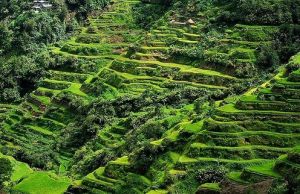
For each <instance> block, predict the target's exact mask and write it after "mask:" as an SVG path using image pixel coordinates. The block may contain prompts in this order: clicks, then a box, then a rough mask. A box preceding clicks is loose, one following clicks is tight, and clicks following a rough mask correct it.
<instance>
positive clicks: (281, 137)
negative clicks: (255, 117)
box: [198, 131, 300, 147]
mask: <svg viewBox="0 0 300 194" xmlns="http://www.w3.org/2000/svg"><path fill="white" fill-rule="evenodd" d="M198 139H200V140H201V142H203V143H209V142H210V143H212V142H213V143H214V144H215V145H218V146H242V145H268V146H272V147H293V146H295V145H297V144H299V143H300V134H297V133H294V134H283V133H276V132H268V131H245V132H237V133H228V132H212V131H207V132H203V133H201V134H200V135H199V137H198ZM224 139H226V141H224Z"/></svg>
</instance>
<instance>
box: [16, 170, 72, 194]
mask: <svg viewBox="0 0 300 194" xmlns="http://www.w3.org/2000/svg"><path fill="white" fill-rule="evenodd" d="M69 185H70V180H69V179H67V178H60V177H58V176H57V175H54V174H51V173H47V172H33V173H31V174H27V175H26V177H25V178H24V180H22V181H21V182H20V183H18V184H17V185H16V186H15V187H14V188H13V190H16V191H20V192H24V193H30V194H38V193H47V194H60V193H64V191H65V190H66V189H67V188H68V186H69Z"/></svg>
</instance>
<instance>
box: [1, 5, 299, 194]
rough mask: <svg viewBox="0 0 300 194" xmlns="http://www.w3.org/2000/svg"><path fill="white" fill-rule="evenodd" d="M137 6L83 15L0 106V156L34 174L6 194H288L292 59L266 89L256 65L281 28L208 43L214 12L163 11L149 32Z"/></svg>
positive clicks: (295, 161) (294, 137)
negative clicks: (39, 75) (48, 60)
mask: <svg viewBox="0 0 300 194" xmlns="http://www.w3.org/2000/svg"><path fill="white" fill-rule="evenodd" d="M141 5H142V6H145V5H144V4H143V2H140V1H137V0H114V1H113V2H112V3H111V4H110V5H109V6H108V7H107V8H106V9H105V10H103V11H102V12H101V13H94V14H92V15H91V16H89V17H88V20H87V22H86V25H85V26H84V27H80V28H79V29H78V32H77V33H76V34H74V35H73V36H72V37H71V38H70V39H68V40H66V41H63V42H59V43H56V44H55V45H53V46H52V47H50V48H49V50H51V53H52V57H53V59H54V60H55V63H56V65H55V68H53V69H50V70H48V72H47V75H46V76H45V77H44V78H43V79H42V80H41V81H40V82H39V85H38V87H37V88H36V90H34V91H33V92H32V93H29V94H28V95H27V96H26V97H25V98H24V100H23V101H22V102H21V103H20V104H17V105H9V104H1V105H0V123H1V125H0V127H1V131H0V136H1V139H0V148H1V152H2V153H3V154H5V155H12V156H13V157H14V158H15V159H17V160H18V161H22V162H25V163H28V164H29V165H30V166H31V167H32V169H33V170H32V169H31V168H29V167H28V166H26V171H28V173H29V174H30V175H28V176H24V175H23V174H22V176H18V178H15V179H12V180H11V182H12V185H11V186H10V187H11V189H12V191H18V192H25V193H42V192H46V193H47V192H49V193H62V192H63V191H65V192H67V193H148V194H160V193H161V194H163V193H247V192H248V191H253V192H257V193H272V192H273V193H276V192H277V191H278V192H277V193H280V192H287V189H289V192H292V193H297V189H299V182H300V180H299V176H300V175H299V173H300V170H299V145H300V134H299V126H300V123H299V120H300V113H299V107H298V101H299V100H300V99H299V97H300V96H299V94H298V89H299V88H298V87H299V86H298V84H300V79H299V70H298V69H299V64H300V61H299V56H300V55H299V54H298V55H296V56H294V57H293V58H292V59H291V60H290V63H289V64H288V65H283V66H281V67H280V68H279V70H278V74H277V75H276V76H275V77H274V78H272V79H271V80H268V79H265V77H268V76H270V75H271V76H270V77H272V74H268V73H267V71H266V69H264V68H263V67H260V66H259V65H260V63H258V61H259V60H260V56H259V54H260V53H259V51H260V49H261V47H264V46H270V45H271V44H272V43H273V41H274V39H273V36H274V35H275V34H276V33H278V31H279V26H270V25H249V24H235V25H231V26H229V27H226V30H224V31H222V32H214V33H213V32H207V26H209V22H210V21H209V20H210V19H211V18H210V17H211V15H212V14H214V13H215V12H211V11H203V13H202V14H201V13H198V15H193V14H183V13H180V14H182V15H181V17H179V18H177V16H178V15H176V13H174V11H172V9H170V10H168V11H166V14H165V16H164V17H162V18H161V19H160V20H159V21H157V22H156V23H155V25H153V27H152V28H151V29H150V30H149V31H147V30H145V29H142V28H141V27H140V26H138V25H137V24H136V23H135V15H134V14H135V13H134V12H133V10H135V8H136V7H138V6H141ZM219 9H220V8H219ZM180 14H179V15H180ZM174 18H176V20H174ZM199 49H200V50H201V51H199ZM199 52H201V53H202V54H201V57H199ZM263 73H265V74H266V75H268V76H265V77H262V76H261V75H262V74H263ZM257 75H258V76H257ZM255 76H257V77H255ZM259 76H261V77H259ZM258 80H259V81H258ZM246 90H247V92H246V93H244V92H245V91H246ZM241 93H244V94H243V95H240V94H241ZM1 156H2V155H0V157H1ZM11 160H12V161H14V159H11ZM23 164H24V163H22V164H20V163H18V162H17V163H16V165H15V170H14V173H15V174H17V173H19V172H20V170H19V166H20V165H23ZM24 165H25V164H24ZM23 167H24V166H23ZM24 168H25V167H24ZM35 168H37V169H42V170H43V171H42V172H38V171H34V170H36V169H35ZM29 171H30V172H29ZM53 172H55V173H56V174H57V175H54V174H53ZM290 173H294V174H295V176H294V177H290V176H289V174H290ZM66 176H68V178H66ZM41 179H43V180H46V181H42V182H41V183H40V182H39V180H41ZM48 181H49V185H53V187H52V188H50V187H49V188H48V186H49V185H47V184H45V182H48ZM39 185H42V186H39ZM42 187H43V188H42ZM67 187H68V188H67ZM54 188H55V189H54Z"/></svg>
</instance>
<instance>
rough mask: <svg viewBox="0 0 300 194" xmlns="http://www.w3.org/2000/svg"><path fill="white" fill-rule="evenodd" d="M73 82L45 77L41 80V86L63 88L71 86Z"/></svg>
mask: <svg viewBox="0 0 300 194" xmlns="http://www.w3.org/2000/svg"><path fill="white" fill-rule="evenodd" d="M71 84H72V83H71V82H66V81H58V80H51V79H45V80H43V81H42V82H41V84H40V86H41V87H43V88H47V89H52V90H63V89H67V88H69V87H70V86H71Z"/></svg>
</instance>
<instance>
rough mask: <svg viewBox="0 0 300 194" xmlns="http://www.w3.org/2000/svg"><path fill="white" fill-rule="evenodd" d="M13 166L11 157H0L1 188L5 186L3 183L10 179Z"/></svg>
mask: <svg viewBox="0 0 300 194" xmlns="http://www.w3.org/2000/svg"><path fill="white" fill-rule="evenodd" d="M12 171H13V167H12V164H11V162H10V160H9V159H7V158H0V189H2V188H3V183H4V182H5V181H9V179H10V176H11V174H12Z"/></svg>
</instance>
